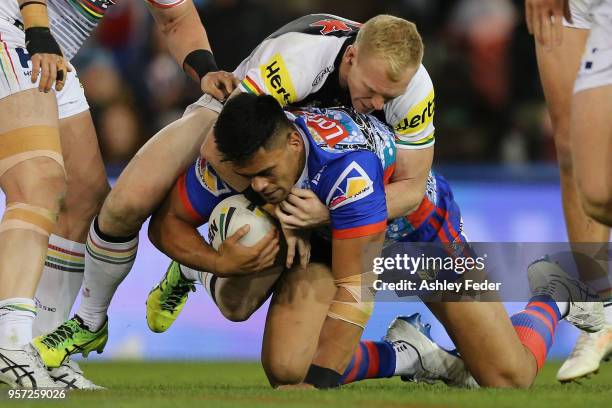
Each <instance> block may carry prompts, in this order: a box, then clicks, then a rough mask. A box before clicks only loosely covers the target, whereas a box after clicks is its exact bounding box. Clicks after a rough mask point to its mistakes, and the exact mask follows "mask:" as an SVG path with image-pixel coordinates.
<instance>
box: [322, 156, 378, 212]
mask: <svg viewBox="0 0 612 408" xmlns="http://www.w3.org/2000/svg"><path fill="white" fill-rule="evenodd" d="M373 192H374V184H373V183H372V180H371V179H370V177H369V176H368V174H367V173H366V172H365V170H364V169H363V168H361V166H360V165H358V164H357V163H356V162H352V163H351V164H350V165H349V166H348V167H347V168H346V169H345V170H344V171H343V172H342V174H341V175H340V177H338V181H336V183H335V184H334V186H333V187H332V188H331V190H330V194H329V196H328V197H327V203H328V207H329V209H330V210H333V209H336V208H339V207H342V206H343V205H346V204H349V203H352V202H355V201H358V200H361V199H362V198H364V197H367V196H369V195H370V194H372V193H373Z"/></svg>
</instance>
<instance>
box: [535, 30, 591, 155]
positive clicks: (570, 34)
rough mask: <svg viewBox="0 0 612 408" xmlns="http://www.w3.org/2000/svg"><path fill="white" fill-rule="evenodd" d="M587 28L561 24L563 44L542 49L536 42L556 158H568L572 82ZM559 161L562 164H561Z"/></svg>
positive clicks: (578, 63) (574, 78)
mask: <svg viewBox="0 0 612 408" xmlns="http://www.w3.org/2000/svg"><path fill="white" fill-rule="evenodd" d="M588 35H589V30H586V29H579V28H571V27H563V43H562V44H561V45H560V46H556V47H552V48H546V47H543V46H542V45H540V44H539V43H538V42H537V41H536V42H535V43H536V56H537V60H538V70H539V72H540V81H541V83H542V88H543V90H544V96H545V97H546V102H547V104H548V111H549V113H550V117H551V120H552V123H553V129H554V136H555V143H556V145H557V150H558V151H559V152H560V156H562V157H560V158H559V159H560V160H564V159H566V160H569V158H570V156H569V146H570V144H569V143H570V140H569V120H570V108H571V103H572V94H573V89H574V81H575V80H576V74H577V73H578V67H579V66H580V58H581V56H582V53H583V51H584V46H585V44H586V40H587V37H588ZM561 164H563V163H561Z"/></svg>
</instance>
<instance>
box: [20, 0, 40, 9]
mask: <svg viewBox="0 0 612 408" xmlns="http://www.w3.org/2000/svg"><path fill="white" fill-rule="evenodd" d="M32 4H38V5H39V6H43V7H47V3H45V2H43V1H26V2H25V3H22V4H21V5H20V6H19V10H23V8H24V7H28V6H31V5H32Z"/></svg>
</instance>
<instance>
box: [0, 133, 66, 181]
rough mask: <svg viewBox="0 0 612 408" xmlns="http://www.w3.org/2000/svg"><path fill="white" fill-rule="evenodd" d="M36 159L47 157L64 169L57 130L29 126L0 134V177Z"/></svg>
mask: <svg viewBox="0 0 612 408" xmlns="http://www.w3.org/2000/svg"><path fill="white" fill-rule="evenodd" d="M36 157H48V158H50V159H52V160H55V161H56V162H57V163H58V164H59V165H60V166H61V167H62V169H63V168H64V159H63V158H62V146H61V142H60V135H59V130H58V129H57V128H55V127H52V126H30V127H25V128H21V129H15V130H11V131H10V132H6V133H3V134H0V177H1V176H2V175H3V174H4V173H6V172H7V171H8V170H10V169H11V168H13V167H15V166H16V165H18V164H19V163H21V162H23V161H26V160H29V159H33V158H36Z"/></svg>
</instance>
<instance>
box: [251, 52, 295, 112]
mask: <svg viewBox="0 0 612 408" xmlns="http://www.w3.org/2000/svg"><path fill="white" fill-rule="evenodd" d="M259 69H260V71H261V77H262V78H263V79H264V83H265V84H266V88H267V89H268V92H269V93H270V95H272V96H273V97H274V98H275V99H276V100H277V101H278V102H279V103H280V104H281V105H283V106H285V105H289V104H290V103H292V102H295V101H296V98H297V96H296V93H295V89H294V88H293V84H292V83H291V78H290V77H289V71H288V70H287V66H286V65H285V61H284V60H283V58H282V57H281V55H280V54H276V55H274V56H273V57H272V58H271V59H270V61H268V62H267V63H266V64H265V65H261V66H260V68H259Z"/></svg>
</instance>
